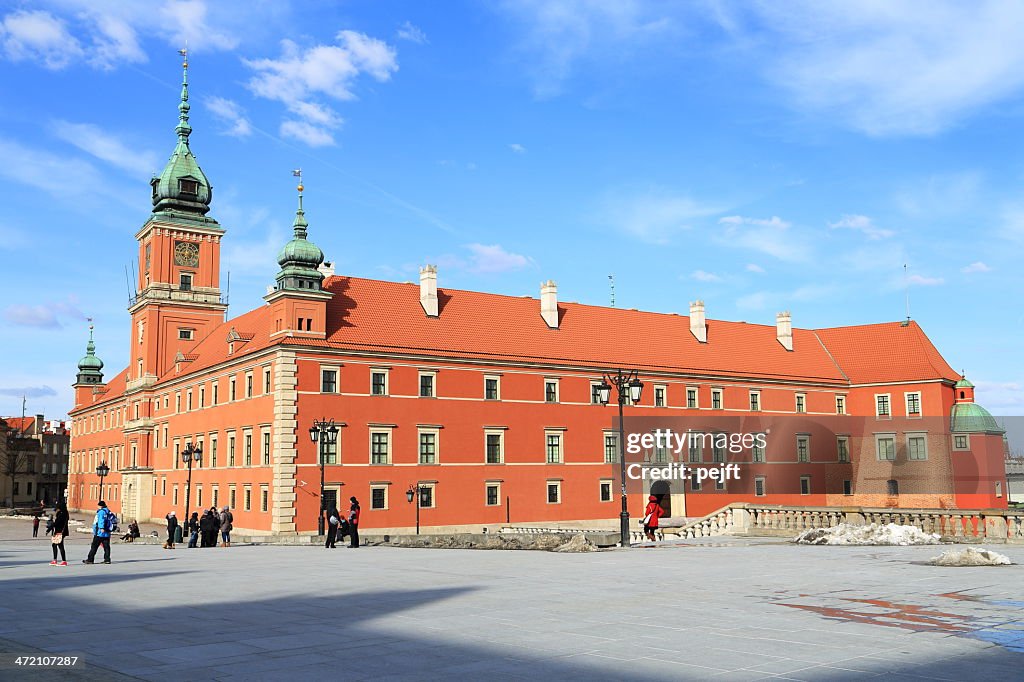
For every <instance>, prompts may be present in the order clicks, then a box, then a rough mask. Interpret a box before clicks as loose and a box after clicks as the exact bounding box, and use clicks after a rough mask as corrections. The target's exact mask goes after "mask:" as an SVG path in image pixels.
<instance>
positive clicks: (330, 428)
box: [309, 419, 338, 535]
mask: <svg viewBox="0 0 1024 682" xmlns="http://www.w3.org/2000/svg"><path fill="white" fill-rule="evenodd" d="M309 439H310V440H312V441H313V442H314V443H317V442H318V443H319V444H320V448H319V454H320V513H319V515H318V516H317V522H316V530H317V534H318V535H323V534H324V513H325V512H326V501H327V500H326V498H325V497H324V464H326V463H327V462H326V460H327V449H328V448H331V447H334V445H335V444H336V443H337V442H338V427H337V426H335V424H334V420H333V419H332V420H330V421H327V420H326V419H321V420H319V421H317V420H316V419H314V420H313V425H312V426H310V427H309Z"/></svg>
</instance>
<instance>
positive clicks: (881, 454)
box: [875, 436, 896, 461]
mask: <svg viewBox="0 0 1024 682" xmlns="http://www.w3.org/2000/svg"><path fill="white" fill-rule="evenodd" d="M875 446H876V450H877V452H878V459H879V460H889V461H892V460H895V459H896V437H895V436H875Z"/></svg>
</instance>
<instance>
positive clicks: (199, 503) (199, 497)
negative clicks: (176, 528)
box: [185, 485, 203, 521]
mask: <svg viewBox="0 0 1024 682" xmlns="http://www.w3.org/2000/svg"><path fill="white" fill-rule="evenodd" d="M196 506H197V507H199V508H200V509H202V508H203V486H201V485H197V486H196ZM185 520H186V521H187V520H188V519H185Z"/></svg>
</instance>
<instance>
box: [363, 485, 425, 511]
mask: <svg viewBox="0 0 1024 682" xmlns="http://www.w3.org/2000/svg"><path fill="white" fill-rule="evenodd" d="M389 487H391V486H389V485H388V484H387V483H371V484H370V510H371V511H387V509H388V507H389V506H390V505H389V502H390V500H389V498H390V495H388V488H389ZM375 490H383V491H384V506H383V507H374V506H373V492H374V491H375ZM413 502H415V500H413Z"/></svg>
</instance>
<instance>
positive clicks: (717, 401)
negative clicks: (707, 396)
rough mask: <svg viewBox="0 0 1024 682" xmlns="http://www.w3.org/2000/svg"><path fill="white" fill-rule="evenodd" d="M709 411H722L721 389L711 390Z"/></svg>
mask: <svg viewBox="0 0 1024 682" xmlns="http://www.w3.org/2000/svg"><path fill="white" fill-rule="evenodd" d="M711 409H712V410H720V409H722V389H720V388H713V389H711Z"/></svg>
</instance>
